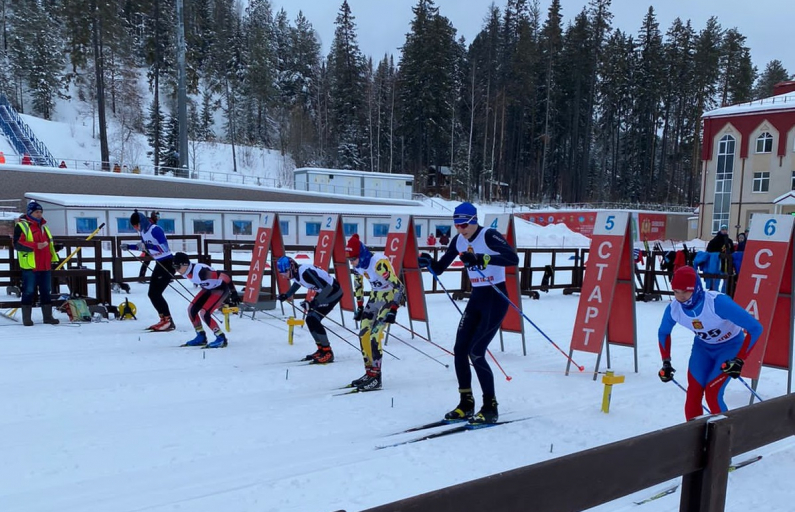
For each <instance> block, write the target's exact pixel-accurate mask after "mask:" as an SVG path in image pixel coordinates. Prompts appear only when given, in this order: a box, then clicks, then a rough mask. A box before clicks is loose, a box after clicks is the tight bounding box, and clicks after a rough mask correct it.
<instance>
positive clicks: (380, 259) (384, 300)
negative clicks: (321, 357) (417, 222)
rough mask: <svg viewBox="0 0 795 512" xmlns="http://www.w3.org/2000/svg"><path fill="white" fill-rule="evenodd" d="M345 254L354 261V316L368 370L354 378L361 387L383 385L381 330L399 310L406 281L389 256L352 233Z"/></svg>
mask: <svg viewBox="0 0 795 512" xmlns="http://www.w3.org/2000/svg"><path fill="white" fill-rule="evenodd" d="M345 255H346V256H347V258H348V262H349V263H350V264H351V267H352V268H353V273H354V279H355V288H354V296H355V297H356V306H357V307H356V313H354V316H353V319H354V320H356V321H357V322H361V325H360V327H361V330H360V331H359V342H360V343H361V346H362V355H363V356H364V369H365V374H364V375H362V376H361V377H360V378H358V379H356V380H354V381H352V382H351V386H352V387H355V388H357V389H358V390H359V391H374V390H376V389H381V359H382V357H383V355H384V354H383V351H382V348H381V336H380V334H381V333H382V332H383V330H384V329H385V328H386V324H393V323H395V319H396V317H397V310H398V307H399V306H400V304H401V303H402V302H403V300H404V289H403V283H401V282H400V279H399V278H398V276H397V275H396V274H395V270H394V269H393V268H392V264H391V263H390V262H389V259H388V258H386V257H385V256H384V255H383V254H373V253H371V252H370V251H369V250H368V249H367V247H366V246H365V245H364V244H363V243H362V242H361V241H360V240H359V235H353V236H352V237H351V238H350V239H349V240H348V244H347V246H346V247H345ZM365 277H366V278H367V280H368V281H370V297H369V298H368V300H367V305H366V306H365V305H364V278H365Z"/></svg>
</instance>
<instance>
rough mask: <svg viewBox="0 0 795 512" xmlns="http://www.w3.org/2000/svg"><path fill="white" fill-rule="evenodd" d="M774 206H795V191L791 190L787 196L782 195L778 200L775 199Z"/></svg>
mask: <svg viewBox="0 0 795 512" xmlns="http://www.w3.org/2000/svg"><path fill="white" fill-rule="evenodd" d="M773 204H778V205H781V206H791V205H795V190H790V191H789V192H787V193H786V194H781V195H780V196H778V197H777V198H775V199H773Z"/></svg>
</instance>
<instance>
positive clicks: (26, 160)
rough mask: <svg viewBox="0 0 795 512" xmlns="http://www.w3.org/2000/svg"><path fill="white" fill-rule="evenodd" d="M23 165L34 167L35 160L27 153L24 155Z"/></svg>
mask: <svg viewBox="0 0 795 512" xmlns="http://www.w3.org/2000/svg"><path fill="white" fill-rule="evenodd" d="M22 165H33V160H31V158H30V155H29V154H27V153H25V154H24V155H22Z"/></svg>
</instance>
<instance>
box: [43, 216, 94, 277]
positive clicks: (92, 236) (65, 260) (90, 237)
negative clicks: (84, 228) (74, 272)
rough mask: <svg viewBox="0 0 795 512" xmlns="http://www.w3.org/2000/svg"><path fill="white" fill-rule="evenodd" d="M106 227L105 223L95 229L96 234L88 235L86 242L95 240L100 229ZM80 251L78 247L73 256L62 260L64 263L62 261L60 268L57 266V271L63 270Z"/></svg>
mask: <svg viewBox="0 0 795 512" xmlns="http://www.w3.org/2000/svg"><path fill="white" fill-rule="evenodd" d="M104 227H105V223H104V222H103V223H102V224H100V225H99V227H98V228H97V229H95V230H94V232H93V233H91V234H90V235H88V237H86V242H88V241H89V240H91V239H92V238H94V236H95V235H96V234H97V233H99V230H100V229H102V228H104ZM80 249H82V247H77V248H75V250H74V251H72V252H71V254H69V256H67V257H66V258H64V259H63V260H62V261H61V262H60V263H59V264H58V266H57V267H55V270H61V268H63V266H64V265H66V262H67V261H69V260H71V259H72V256H74V255H75V254H77V253H78V252H80Z"/></svg>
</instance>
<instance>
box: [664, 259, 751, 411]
mask: <svg viewBox="0 0 795 512" xmlns="http://www.w3.org/2000/svg"><path fill="white" fill-rule="evenodd" d="M671 289H672V290H673V292H674V297H675V298H676V300H675V301H673V302H671V303H670V304H669V305H668V307H667V308H666V309H665V313H664V314H663V318H662V321H661V322H660V328H659V330H658V331H657V338H658V341H659V343H660V354H661V355H662V360H663V366H662V368H661V369H660V371H659V377H660V380H661V381H663V382H670V381H671V380H673V378H674V372H676V370H674V368H673V367H672V366H671V331H672V330H673V328H674V325H676V324H679V325H682V326H684V327H687V328H688V329H690V330H691V331H693V332H694V333H695V337H694V338H693V350H692V351H691V353H690V361H689V363H688V371H687V398H686V400H685V417H686V418H687V419H688V420H691V419H693V418H695V417H697V416H700V415H701V414H702V406H701V400H702V397H705V398H706V400H707V407H708V408H709V410H710V412H712V413H717V412H721V411H726V410H727V407H726V403H725V402H724V401H723V392H724V391H725V389H726V385H727V384H728V383H729V380H728V379H729V377H732V378H735V379H736V378H737V377H739V376H740V373H741V372H742V369H743V363H744V361H745V359H746V358H747V357H748V354H749V353H750V352H751V349H752V348H753V346H754V344H755V343H756V341H757V340H758V339H759V336H761V334H762V324H760V323H759V321H758V320H757V319H756V318H754V317H753V315H751V314H750V313H748V312H747V311H746V310H744V309H743V308H741V307H740V306H739V305H738V304H737V303H736V302H734V301H733V300H732V299H731V298H730V297H729V296H728V295H724V294H722V293H719V292H715V291H704V289H703V287H702V286H701V279H700V278H699V277H698V274H696V271H695V269H694V268H693V267H689V266H685V267H681V268H679V269H677V271H676V272H675V273H674V277H673V279H672V280H671Z"/></svg>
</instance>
